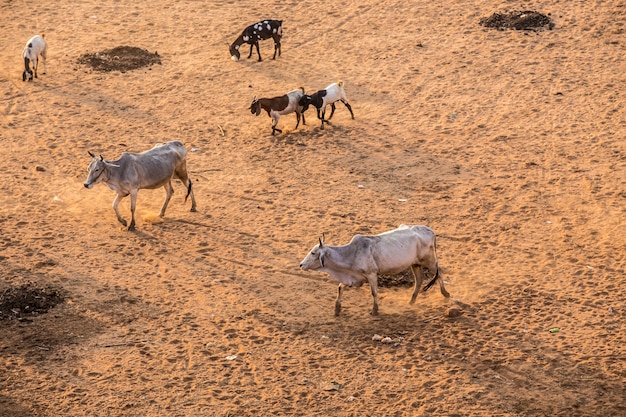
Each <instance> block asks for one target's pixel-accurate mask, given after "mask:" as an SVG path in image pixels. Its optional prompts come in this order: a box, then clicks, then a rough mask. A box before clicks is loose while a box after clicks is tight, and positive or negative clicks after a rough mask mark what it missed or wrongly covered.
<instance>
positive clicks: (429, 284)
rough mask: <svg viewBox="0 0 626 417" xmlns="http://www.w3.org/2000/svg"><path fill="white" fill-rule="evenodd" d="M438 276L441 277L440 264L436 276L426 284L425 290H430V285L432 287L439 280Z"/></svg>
mask: <svg viewBox="0 0 626 417" xmlns="http://www.w3.org/2000/svg"><path fill="white" fill-rule="evenodd" d="M437 278H439V265H437V270H436V271H435V276H434V277H433V279H431V280H430V282H429V283H428V284H426V285H425V286H424V292H426V291H428V290H429V289H430V287H432V286H433V285H434V284H435V282H437Z"/></svg>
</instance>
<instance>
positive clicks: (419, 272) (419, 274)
mask: <svg viewBox="0 0 626 417" xmlns="http://www.w3.org/2000/svg"><path fill="white" fill-rule="evenodd" d="M411 272H412V273H413V279H414V280H415V285H414V286H413V295H412V296H411V301H410V302H409V303H410V304H415V299H416V298H417V295H418V294H419V292H420V291H421V289H422V282H423V281H424V270H423V269H422V267H421V266H420V265H411Z"/></svg>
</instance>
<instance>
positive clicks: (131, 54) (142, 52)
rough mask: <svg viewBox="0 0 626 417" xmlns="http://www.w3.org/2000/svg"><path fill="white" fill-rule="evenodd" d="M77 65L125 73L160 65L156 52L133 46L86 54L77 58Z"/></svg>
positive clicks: (101, 70)
mask: <svg viewBox="0 0 626 417" xmlns="http://www.w3.org/2000/svg"><path fill="white" fill-rule="evenodd" d="M78 63H79V64H83V65H87V66H89V67H91V68H92V69H94V70H96V71H100V72H111V71H120V72H126V71H131V70H135V69H138V68H142V67H149V66H152V65H153V64H159V65H161V57H160V56H159V53H158V52H154V53H151V52H148V51H147V50H146V49H141V48H137V47H135V46H118V47H115V48H113V49H108V50H105V51H102V52H94V53H86V54H83V55H81V56H80V57H79V58H78Z"/></svg>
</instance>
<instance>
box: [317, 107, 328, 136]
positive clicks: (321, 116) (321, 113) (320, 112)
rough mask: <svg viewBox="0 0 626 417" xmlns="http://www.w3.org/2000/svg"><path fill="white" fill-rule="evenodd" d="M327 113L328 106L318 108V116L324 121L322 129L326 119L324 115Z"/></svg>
mask: <svg viewBox="0 0 626 417" xmlns="http://www.w3.org/2000/svg"><path fill="white" fill-rule="evenodd" d="M325 115H326V107H324V109H322V110H319V109H318V110H317V118H318V119H320V120H321V121H322V127H320V129H321V130H324V122H325V121H326V120H324V116H325Z"/></svg>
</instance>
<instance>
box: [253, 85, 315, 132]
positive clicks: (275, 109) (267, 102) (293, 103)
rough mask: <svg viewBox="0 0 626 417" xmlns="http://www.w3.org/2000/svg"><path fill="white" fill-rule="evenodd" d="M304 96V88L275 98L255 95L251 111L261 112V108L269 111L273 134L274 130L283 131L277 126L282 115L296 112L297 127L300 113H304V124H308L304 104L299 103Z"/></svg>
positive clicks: (254, 112) (257, 113)
mask: <svg viewBox="0 0 626 417" xmlns="http://www.w3.org/2000/svg"><path fill="white" fill-rule="evenodd" d="M303 96H304V88H302V87H300V88H299V89H296V90H292V91H290V92H288V93H287V94H285V95H282V96H278V97H273V98H259V99H257V98H256V97H254V98H253V99H252V104H250V113H252V114H256V115H257V116H258V115H259V114H261V109H263V110H265V111H266V112H267V115H268V116H270V117H271V118H272V135H273V134H274V132H278V133H282V130H281V129H279V128H277V127H276V125H277V124H278V120H279V119H280V116H282V115H284V114H289V113H293V112H295V113H296V118H297V120H298V121H297V123H296V129H297V128H298V125H299V124H300V115H302V124H303V125H305V124H306V120H304V114H303V113H302V112H303V111H304V110H302V106H301V105H300V104H298V103H299V101H300V99H301V98H302V97H303Z"/></svg>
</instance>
